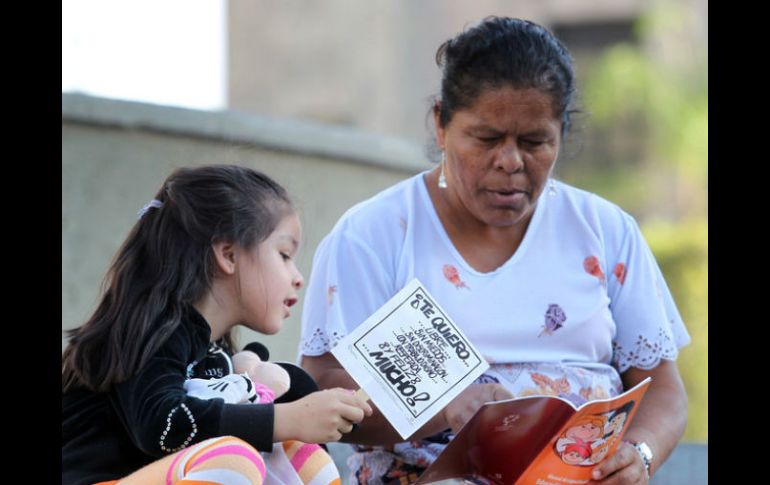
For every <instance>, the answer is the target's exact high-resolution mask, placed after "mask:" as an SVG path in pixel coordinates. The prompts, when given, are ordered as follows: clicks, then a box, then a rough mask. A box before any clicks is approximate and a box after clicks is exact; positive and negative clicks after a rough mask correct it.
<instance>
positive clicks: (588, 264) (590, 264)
mask: <svg viewBox="0 0 770 485" xmlns="http://www.w3.org/2000/svg"><path fill="white" fill-rule="evenodd" d="M583 269H585V270H586V273H588V274H590V275H591V276H595V277H597V278H599V281H601V283H602V285H606V284H607V278H606V277H605V276H604V272H603V271H602V267H601V265H600V264H599V258H597V257H596V256H589V257H587V258H586V259H584V260H583Z"/></svg>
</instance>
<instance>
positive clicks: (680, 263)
mask: <svg viewBox="0 0 770 485" xmlns="http://www.w3.org/2000/svg"><path fill="white" fill-rule="evenodd" d="M693 15H695V13H694V12H692V11H688V10H686V9H685V8H684V7H682V6H681V5H677V4H670V5H666V6H665V7H662V8H661V7H658V8H655V9H653V10H651V11H650V12H649V14H648V15H646V16H645V17H644V18H642V19H641V21H640V22H639V24H638V26H637V33H638V35H639V38H640V43H639V45H628V44H621V45H617V46H615V47H612V48H610V49H608V50H606V51H605V52H604V53H603V54H602V55H601V56H600V57H599V58H598V59H596V60H595V61H594V62H593V63H592V65H591V66H590V68H589V69H588V70H587V74H586V76H585V79H584V81H583V92H584V100H585V106H586V107H587V109H588V111H589V112H588V117H587V123H586V125H587V127H588V131H589V134H591V133H592V134H593V136H594V139H600V141H599V142H598V143H597V146H596V147H592V148H595V150H587V151H589V152H590V153H589V154H588V156H591V157H593V159H590V160H589V161H588V162H583V163H576V164H575V165H574V166H573V167H572V168H570V167H566V168H565V169H564V170H563V171H562V172H560V173H561V174H562V175H561V176H562V178H564V179H565V180H567V181H569V182H570V183H574V184H575V185H577V186H579V187H582V188H585V189H587V190H590V191H592V192H594V193H597V194H599V195H601V196H603V197H605V198H607V199H608V200H611V201H613V202H615V203H617V204H618V205H620V206H621V207H623V208H624V209H625V210H627V211H628V212H630V213H631V214H633V215H634V216H635V217H636V218H637V220H638V221H639V223H640V226H641V227H642V231H643V233H644V235H645V238H646V239H647V241H648V242H649V244H650V247H651V248H652V250H653V252H654V254H655V256H656V258H657V260H658V263H659V264H660V267H661V270H662V271H663V274H664V276H665V278H666V281H667V283H668V285H669V288H670V289H671V292H672V294H673V296H674V298H675V301H676V302H677V307H678V308H679V311H680V313H681V315H682V318H683V319H684V321H685V324H686V325H687V328H688V331H689V333H690V335H691V337H692V343H691V344H690V345H689V346H687V347H685V348H684V349H682V352H681V353H680V356H679V359H678V365H679V369H680V371H681V373H682V378H683V380H684V382H685V386H686V388H687V392H688V397H689V411H690V412H689V421H688V426H687V430H686V431H685V436H684V439H685V440H687V441H708V221H707V213H708V204H707V186H708V74H707V69H708V63H707V60H706V53H705V46H703V45H699V44H698V42H697V39H695V40H693V36H692V35H690V36H688V35H687V33H688V28H689V29H690V31H689V33H692V30H693V29H692V28H693V22H692V21H693V20H694V17H693ZM688 22H689V23H688ZM597 133H599V134H600V135H596V134H597ZM623 137H625V138H623ZM602 139H603V140H602ZM619 139H623V141H624V143H619V142H618V140H619ZM613 142H616V143H615V145H612V143H613ZM607 146H609V147H610V148H609V149H607V148H606V147H607ZM602 157H604V158H605V159H602ZM578 162H579V160H578ZM565 165H569V164H565Z"/></svg>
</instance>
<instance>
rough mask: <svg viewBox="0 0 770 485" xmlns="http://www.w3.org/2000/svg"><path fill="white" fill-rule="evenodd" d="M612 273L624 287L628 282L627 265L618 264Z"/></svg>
mask: <svg viewBox="0 0 770 485" xmlns="http://www.w3.org/2000/svg"><path fill="white" fill-rule="evenodd" d="M612 273H613V274H614V275H615V278H617V279H618V282H620V284H621V285H622V284H623V283H625V281H626V265H625V264H623V263H618V264H616V265H615V269H613V270H612Z"/></svg>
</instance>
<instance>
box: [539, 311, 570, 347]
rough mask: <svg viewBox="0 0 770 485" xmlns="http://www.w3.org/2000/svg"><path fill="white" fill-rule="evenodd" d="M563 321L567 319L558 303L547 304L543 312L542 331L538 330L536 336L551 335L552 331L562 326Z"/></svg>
mask: <svg viewBox="0 0 770 485" xmlns="http://www.w3.org/2000/svg"><path fill="white" fill-rule="evenodd" d="M565 321H567V315H566V314H565V313H564V310H562V309H561V307H560V306H559V305H557V304H555V303H551V304H550V305H548V310H546V312H545V323H544V324H543V331H542V332H540V335H538V338H539V337H542V336H543V335H552V334H553V332H555V331H557V330H559V329H560V328H561V327H562V326H564V322H565Z"/></svg>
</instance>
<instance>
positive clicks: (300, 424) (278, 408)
mask: <svg viewBox="0 0 770 485" xmlns="http://www.w3.org/2000/svg"><path fill="white" fill-rule="evenodd" d="M371 415H372V407H371V406H370V405H369V403H368V402H366V401H365V400H364V399H363V398H362V397H360V396H358V395H355V394H354V391H351V390H349V389H342V388H339V387H337V388H334V389H326V390H323V391H317V392H313V393H311V394H308V395H307V396H305V397H303V398H302V399H298V400H296V401H293V402H290V403H285V404H276V405H275V424H274V430H273V440H274V441H276V442H279V441H286V440H289V439H296V440H299V441H303V442H305V443H327V442H329V441H339V439H340V438H341V437H342V435H343V434H345V433H349V432H350V431H351V430H352V429H353V424H354V423H360V422H361V421H362V420H363V419H364V416H371Z"/></svg>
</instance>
